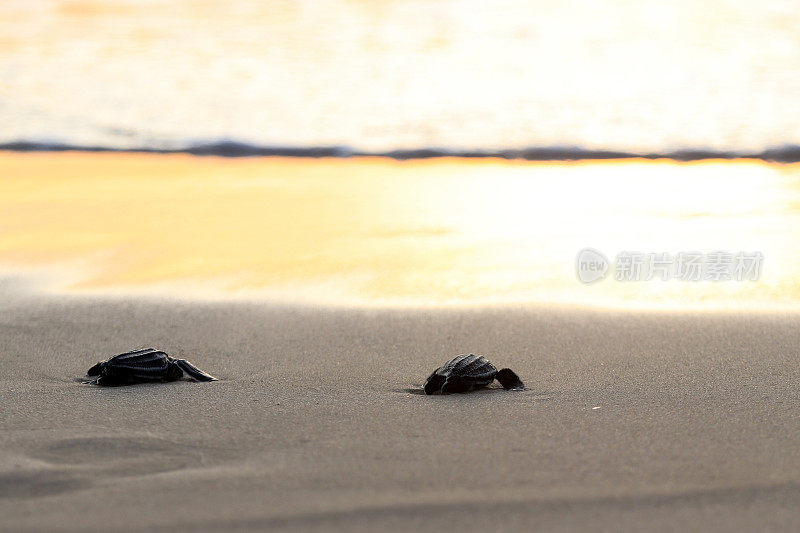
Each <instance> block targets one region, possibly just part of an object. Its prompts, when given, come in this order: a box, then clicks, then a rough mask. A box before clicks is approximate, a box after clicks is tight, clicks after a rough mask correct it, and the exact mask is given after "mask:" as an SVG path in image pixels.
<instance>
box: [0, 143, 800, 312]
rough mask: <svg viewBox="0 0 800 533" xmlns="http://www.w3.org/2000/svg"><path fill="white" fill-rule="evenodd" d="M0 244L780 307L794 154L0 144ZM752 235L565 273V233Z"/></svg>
mask: <svg viewBox="0 0 800 533" xmlns="http://www.w3.org/2000/svg"><path fill="white" fill-rule="evenodd" d="M0 169H1V170H0V264H2V265H4V266H5V267H6V268H7V270H12V269H13V270H19V269H27V270H31V269H32V267H36V269H39V270H42V269H44V271H46V272H47V274H48V276H49V279H50V280H51V282H52V283H53V287H54V288H56V289H59V290H70V291H82V292H87V291H88V292H96V291H99V292H120V291H122V292H129V291H132V292H141V293H155V294H164V295H177V296H189V297H197V296H199V297H209V298H256V299H261V298H264V299H268V300H288V301H300V302H312V303H323V304H345V305H350V304H356V305H371V304H377V305H462V304H465V305H473V304H486V303H511V302H523V303H535V304H550V303H556V304H588V305H602V306H616V307H655V308H676V307H677V308H685V307H690V308H734V307H735V308H756V307H757V308H764V307H767V308H769V307H796V306H797V303H798V302H799V301H800V291H799V290H798V284H797V283H796V281H795V280H797V279H798V276H797V274H798V272H799V271H800V253H799V252H800V247H798V244H797V243H798V238H797V237H798V230H800V224H798V223H799V222H800V217H799V216H798V214H799V213H800V209H799V208H800V166H799V165H773V164H766V163H762V162H756V161H733V162H731V161H715V162H698V163H674V162H668V161H655V162H654V161H610V162H583V163H541V162H513V161H502V160H490V159H483V160H467V159H436V160H424V161H413V162H398V161H394V160H389V159H379V158H372V159H371V158H357V159H291V158H252V159H251V158H243V159H224V158H210V157H209V158H205V157H192V156H184V155H142V154H79V153H64V154H15V153H5V154H0ZM587 246H590V247H593V248H596V249H599V250H601V251H603V252H604V253H605V254H606V255H607V256H609V257H610V258H613V257H614V256H615V255H616V253H618V252H620V251H639V252H669V253H676V252H680V251H694V250H698V251H703V252H709V251H712V250H727V251H731V252H738V251H746V252H753V251H760V252H761V253H763V254H764V257H765V261H764V264H763V273H762V276H761V279H760V280H759V281H758V282H719V283H713V282H694V283H693V282H679V281H675V280H672V281H668V282H656V281H649V282H639V283H635V282H627V283H626V282H618V281H615V280H613V279H605V280H603V281H601V282H598V283H595V284H593V285H583V284H581V283H580V282H579V281H578V280H577V278H576V274H575V266H574V261H575V256H576V253H577V252H578V251H579V250H580V249H582V248H584V247H587Z"/></svg>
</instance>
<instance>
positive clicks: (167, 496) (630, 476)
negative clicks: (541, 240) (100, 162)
mask: <svg viewBox="0 0 800 533" xmlns="http://www.w3.org/2000/svg"><path fill="white" fill-rule="evenodd" d="M12 289H13V290H12ZM0 290H2V299H0V302H2V303H0V365H1V366H2V375H1V376H0V379H2V388H0V402H2V406H3V407H2V419H1V420H0V427H1V428H2V432H0V465H1V466H0V515H2V526H1V527H2V529H5V530H39V529H48V530H87V529H90V530H92V529H94V530H99V529H104V528H107V527H110V526H113V527H114V528H120V529H123V530H142V529H147V530H166V529H168V530H172V529H174V528H176V527H178V528H181V529H186V530H218V529H221V528H225V529H264V528H266V529H273V530H303V531H307V530H326V531H329V530H341V531H351V530H380V529H390V530H392V529H403V530H408V529H412V528H413V529H423V530H439V531H442V530H452V529H455V528H464V529H468V530H479V529H485V528H492V529H498V528H499V529H502V530H511V529H516V530H526V529H546V530H578V529H586V528H591V529H593V530H620V529H622V530H642V529H652V530H677V529H688V530H719V531H722V530H725V531H728V530H754V529H759V530H764V529H775V530H797V528H798V527H800V439H799V437H800V372H799V369H800V367H799V365H798V358H797V346H798V345H800V329H798V325H800V317H798V316H797V315H756V316H745V315H733V314H731V315H724V314H702V315H700V314H695V315H691V314H674V313H673V314H657V313H646V314H641V313H640V314H634V313H616V312H597V311H589V310H571V311H570V310H563V309H562V310H552V309H532V308H527V309H526V308H484V309H474V310H452V309H451V310H437V311H432V310H404V311H400V310H375V309H371V310H356V309H352V310H348V309H320V308H310V307H307V308H302V307H289V306H267V305H256V304H246V303H235V304H222V303H213V304H197V303H191V302H183V303H175V302H165V301H160V302H159V301H147V300H142V299H140V300H133V299H116V300H113V299H106V300H93V299H87V298H78V297H44V296H31V295H27V296H25V295H22V294H21V293H19V292H18V290H17V289H16V288H15V285H14V284H13V283H12V282H5V286H2V287H0ZM143 345H152V346H158V347H161V348H163V349H165V350H167V351H168V352H169V353H171V354H175V355H181V356H184V357H187V358H188V359H190V360H191V361H193V362H194V363H196V364H197V365H198V366H200V367H201V368H203V369H205V370H207V371H209V372H211V373H213V374H215V375H217V376H218V377H220V378H221V381H218V382H214V383H207V384H198V383H190V382H178V383H172V384H159V385H140V386H131V387H120V388H100V387H95V386H90V385H83V384H80V383H78V382H76V379H77V378H79V377H80V376H81V375H82V374H83V372H84V371H85V370H86V369H87V368H88V367H89V366H90V365H91V364H92V363H94V362H96V361H97V360H99V359H101V358H105V357H107V356H109V355H112V354H115V353H118V352H121V351H124V350H127V349H130V348H134V347H138V346H143ZM465 351H474V352H476V353H482V354H485V355H487V356H488V357H489V358H490V359H491V360H492V361H494V362H496V363H497V364H498V365H503V366H509V367H511V368H513V369H514V370H516V371H517V372H518V373H519V374H520V375H521V376H522V377H523V379H524V380H525V381H526V384H527V385H528V387H529V389H528V390H527V391H525V392H519V393H514V392H505V391H502V390H487V391H484V392H479V393H473V394H468V395H453V396H446V397H426V396H424V395H420V394H419V391H418V388H419V386H420V385H421V384H422V382H423V380H424V379H425V377H426V376H427V374H428V373H429V372H430V371H431V370H432V369H433V368H434V367H436V366H437V365H438V364H440V363H442V362H443V361H444V360H445V359H447V358H448V357H450V356H451V355H454V354H457V353H460V352H465Z"/></svg>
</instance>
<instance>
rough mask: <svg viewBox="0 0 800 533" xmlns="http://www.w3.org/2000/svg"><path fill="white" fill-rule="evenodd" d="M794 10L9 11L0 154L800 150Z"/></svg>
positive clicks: (118, 3) (146, 1) (71, 5)
mask: <svg viewBox="0 0 800 533" xmlns="http://www.w3.org/2000/svg"><path fill="white" fill-rule="evenodd" d="M798 65H800V9H798V6H797V3H796V2H793V1H766V2H752V1H725V0H709V1H703V2H698V1H696V0H691V1H690V0H675V1H673V2H668V3H667V2H648V1H632V0H630V1H626V0H601V1H596V2H585V1H582V0H566V1H560V2H544V1H537V2H531V1H525V0H516V1H495V2H484V1H478V0H466V1H441V0H425V1H414V0H407V1H391V0H362V1H358V0H321V1H313V2H312V1H294V2H286V1H271V2H258V1H248V0H233V1H227V2H219V1H188V0H113V1H112V0H105V1H98V0H76V1H69V0H63V1H54V0H4V1H3V2H2V3H1V4H0V125H2V127H1V128H0V143H11V142H19V141H26V142H35V143H42V142H44V143H63V144H68V145H75V146H102V147H110V148H140V147H150V148H157V149H164V148H182V147H186V146H190V145H194V144H197V143H203V142H208V141H215V140H220V139H227V140H234V141H239V142H245V143H250V144H253V145H257V146H291V147H311V146H346V147H350V148H352V149H354V150H363V151H388V150H397V149H416V148H421V147H438V148H448V149H453V150H476V149H480V150H502V149H515V148H517V149H518V148H526V147H550V146H580V147H583V148H586V149H603V150H619V151H633V152H640V153H641V152H656V153H659V152H665V151H670V150H678V149H710V150H723V151H726V150H727V151H759V150H763V149H767V148H772V147H780V146H783V145H786V144H797V143H798V142H800V98H798V97H797V96H798V95H800V69H798V68H797V66H798Z"/></svg>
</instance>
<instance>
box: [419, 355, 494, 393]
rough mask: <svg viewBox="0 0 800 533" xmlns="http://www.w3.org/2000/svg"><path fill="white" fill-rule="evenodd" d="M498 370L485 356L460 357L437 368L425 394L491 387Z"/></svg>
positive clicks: (427, 384)
mask: <svg viewBox="0 0 800 533" xmlns="http://www.w3.org/2000/svg"><path fill="white" fill-rule="evenodd" d="M496 375H497V368H495V366H494V365H493V364H492V363H490V362H489V361H488V360H487V359H486V358H485V357H484V356H482V355H475V354H468V355H458V356H456V357H454V358H453V359H451V360H449V361H448V362H446V363H445V364H444V365H442V366H441V367H439V368H437V369H436V370H435V371H434V372H433V374H431V375H430V376H429V377H428V380H427V381H426V382H425V387H424V389H425V394H435V393H437V392H441V393H448V392H469V391H472V390H475V389H478V388H481V387H485V386H487V385H489V384H490V383H491V382H492V381H494V378H495V376H496Z"/></svg>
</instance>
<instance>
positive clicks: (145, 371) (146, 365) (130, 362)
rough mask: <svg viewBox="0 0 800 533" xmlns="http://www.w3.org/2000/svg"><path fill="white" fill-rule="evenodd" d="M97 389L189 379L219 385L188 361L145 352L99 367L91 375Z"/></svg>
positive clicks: (112, 360) (126, 356)
mask: <svg viewBox="0 0 800 533" xmlns="http://www.w3.org/2000/svg"><path fill="white" fill-rule="evenodd" d="M86 374H87V375H89V376H92V377H95V376H96V377H95V378H94V379H93V380H92V381H91V383H95V384H97V385H132V384H134V383H154V382H157V383H161V382H165V381H177V380H179V379H182V378H184V377H188V378H190V379H192V380H194V381H216V379H217V378H215V377H214V376H212V375H209V374H206V373H205V372H203V371H202V370H200V369H199V368H197V367H196V366H194V365H193V364H191V363H190V362H189V361H187V360H186V359H174V358H172V357H170V356H168V355H167V354H166V353H164V352H162V351H161V350H156V349H154V348H144V349H142V350H134V351H132V352H126V353H121V354H119V355H115V356H114V357H112V358H111V359H109V360H107V361H102V362H100V363H97V364H96V365H94V366H93V367H92V368H90V369H89V370H88V371H87V372H86Z"/></svg>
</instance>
